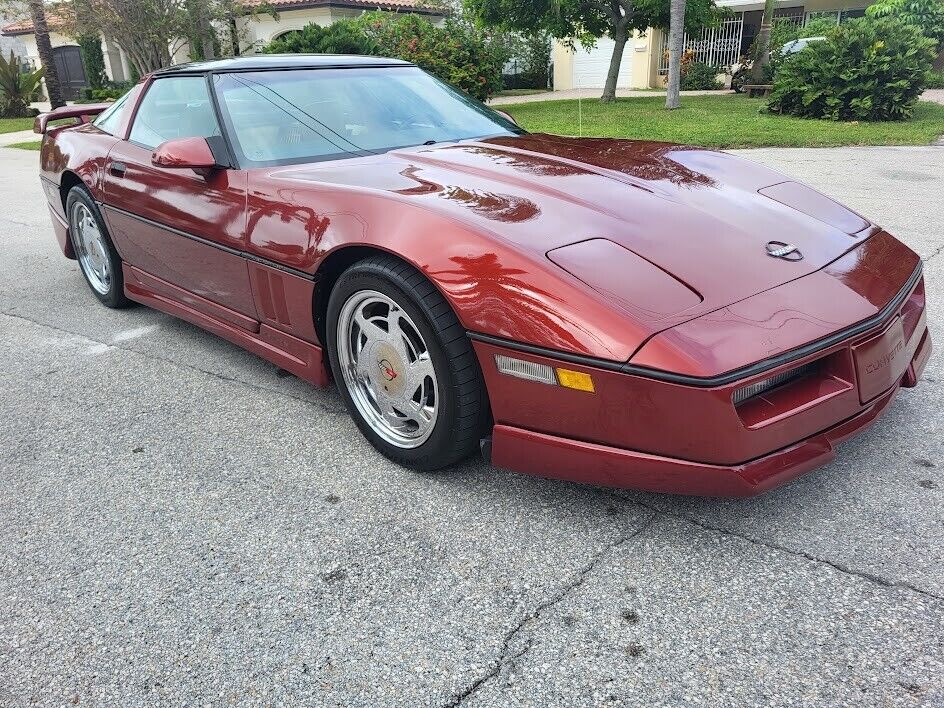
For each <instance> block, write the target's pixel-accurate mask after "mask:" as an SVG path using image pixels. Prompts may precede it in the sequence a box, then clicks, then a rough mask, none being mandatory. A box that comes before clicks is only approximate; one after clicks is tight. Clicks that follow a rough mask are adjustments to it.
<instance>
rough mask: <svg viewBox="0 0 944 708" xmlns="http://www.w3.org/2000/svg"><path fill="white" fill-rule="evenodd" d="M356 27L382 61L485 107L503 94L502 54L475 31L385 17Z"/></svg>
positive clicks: (365, 18) (367, 18)
mask: <svg viewBox="0 0 944 708" xmlns="http://www.w3.org/2000/svg"><path fill="white" fill-rule="evenodd" d="M357 22H358V23H359V24H360V25H361V26H362V27H363V28H364V31H365V32H366V34H367V36H368V37H369V38H370V39H371V41H373V42H374V43H375V44H376V45H377V47H378V53H379V54H381V55H384V56H390V57H396V58H398V59H404V60H406V61H411V62H413V63H414V64H417V65H418V66H420V67H422V68H423V69H426V70H427V71H428V72H430V73H431V74H435V75H436V76H438V77H439V78H440V79H442V80H443V81H445V82H447V83H449V84H452V85H453V86H455V87H456V88H458V89H461V90H462V91H465V92H466V93H468V94H469V95H471V96H474V97H475V98H477V99H479V100H482V101H484V100H485V99H487V98H488V97H489V96H491V95H492V94H494V93H495V92H496V91H499V90H500V89H501V70H502V66H503V65H504V63H505V56H504V52H503V51H501V50H500V49H499V48H497V47H494V46H492V45H491V43H490V42H489V41H488V40H487V38H486V37H484V36H483V35H482V33H481V32H479V30H477V29H476V28H475V27H473V26H471V25H468V24H464V23H461V22H458V21H456V20H454V19H447V20H446V25H445V26H444V27H442V28H440V27H436V26H435V25H433V23H432V22H430V21H429V20H427V19H426V18H424V17H420V16H419V15H412V14H410V15H390V14H388V13H383V12H370V13H366V14H364V15H361V17H359V18H358V19H357Z"/></svg>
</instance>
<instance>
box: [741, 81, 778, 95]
mask: <svg viewBox="0 0 944 708" xmlns="http://www.w3.org/2000/svg"><path fill="white" fill-rule="evenodd" d="M772 89H773V86H772V85H771V84H744V93H745V94H747V97H748V98H766V97H767V96H769V95H770V91H771V90H772Z"/></svg>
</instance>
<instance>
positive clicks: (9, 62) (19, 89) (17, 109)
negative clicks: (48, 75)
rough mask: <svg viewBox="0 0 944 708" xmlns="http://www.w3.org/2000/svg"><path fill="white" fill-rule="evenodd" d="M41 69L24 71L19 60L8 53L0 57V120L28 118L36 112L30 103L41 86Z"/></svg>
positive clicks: (11, 53)
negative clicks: (6, 57) (6, 56)
mask: <svg viewBox="0 0 944 708" xmlns="http://www.w3.org/2000/svg"><path fill="white" fill-rule="evenodd" d="M42 78H43V69H42V68H40V69H35V70H33V71H24V70H23V65H22V62H20V59H19V58H18V57H17V56H15V55H14V54H13V52H12V51H11V52H10V57H9V58H8V59H4V58H3V55H0V118H28V117H30V116H35V115H36V114H37V111H36V110H35V109H33V108H30V105H29V104H30V101H31V99H32V97H33V94H35V93H36V92H37V91H39V90H40V87H41V85H42Z"/></svg>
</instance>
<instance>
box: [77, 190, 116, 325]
mask: <svg viewBox="0 0 944 708" xmlns="http://www.w3.org/2000/svg"><path fill="white" fill-rule="evenodd" d="M79 204H82V205H84V206H85V208H86V209H88V211H89V212H90V213H91V215H92V218H93V219H95V223H96V224H97V225H98V229H99V231H100V233H101V235H102V240H103V241H104V244H105V251H106V253H105V257H106V258H107V259H108V264H109V269H110V276H111V279H110V282H109V284H108V289H107V290H106V291H105V292H99V291H98V290H97V289H96V288H95V286H94V285H92V280H91V278H90V277H89V274H88V273H87V272H86V271H85V265H84V264H83V262H82V259H81V258H80V250H79V249H80V244H79V242H78V238H77V234H76V228H77V227H76V224H75V223H74V222H75V218H76V217H75V212H76V207H77V205H79ZM66 217H67V219H68V220H69V237H70V239H71V240H72V248H73V250H74V251H75V255H76V258H77V259H78V261H79V270H80V271H81V272H82V277H83V278H85V282H86V284H87V285H88V286H89V290H91V291H92V294H93V295H94V296H95V297H97V298H98V299H99V301H100V302H101V303H102V304H103V305H105V306H106V307H111V308H114V309H120V308H124V307H128V306H129V305H131V304H132V303H131V300H129V299H128V298H126V297H125V279H124V273H123V272H122V270H121V257H120V256H119V255H118V251H116V250H115V244H114V243H112V240H111V235H110V234H109V233H108V227H107V226H106V225H105V220H104V219H102V214H101V212H100V211H99V210H98V205H97V204H96V203H95V200H94V199H92V195H91V194H89V192H88V190H87V189H86V188H85V186H84V185H76V186H75V187H73V188H72V189H70V190H69V194H68V196H67V197H66Z"/></svg>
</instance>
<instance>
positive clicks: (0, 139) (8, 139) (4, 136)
mask: <svg viewBox="0 0 944 708" xmlns="http://www.w3.org/2000/svg"><path fill="white" fill-rule="evenodd" d="M40 138H41V136H39V135H37V134H36V133H34V132H33V131H32V130H18V131H17V132H15V133H0V147H3V146H4V145H13V144H14V143H25V142H29V141H31V140H40Z"/></svg>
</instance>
